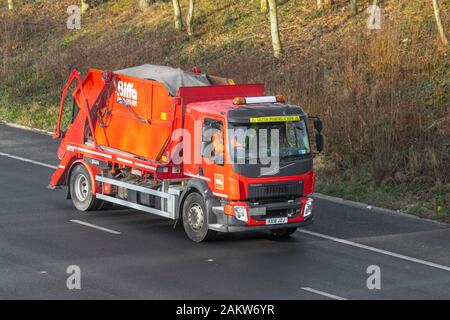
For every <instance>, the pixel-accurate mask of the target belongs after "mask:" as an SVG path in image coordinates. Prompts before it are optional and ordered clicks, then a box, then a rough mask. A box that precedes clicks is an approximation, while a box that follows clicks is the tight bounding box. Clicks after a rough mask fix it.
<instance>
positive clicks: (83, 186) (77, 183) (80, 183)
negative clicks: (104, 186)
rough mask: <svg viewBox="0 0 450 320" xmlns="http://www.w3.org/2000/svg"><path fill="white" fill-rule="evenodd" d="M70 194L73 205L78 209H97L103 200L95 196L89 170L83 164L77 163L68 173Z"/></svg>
mask: <svg viewBox="0 0 450 320" xmlns="http://www.w3.org/2000/svg"><path fill="white" fill-rule="evenodd" d="M69 183H70V196H71V198H72V202H73V205H74V206H75V208H77V209H78V210H80V211H92V210H97V209H98V208H100V206H101V205H102V203H103V201H101V200H99V199H97V198H95V196H94V194H93V192H92V190H93V188H92V183H91V177H90V174H89V171H88V170H87V169H86V167H85V166H84V165H81V164H80V165H77V166H76V167H75V168H74V169H73V170H72V172H71V174H70V181H69Z"/></svg>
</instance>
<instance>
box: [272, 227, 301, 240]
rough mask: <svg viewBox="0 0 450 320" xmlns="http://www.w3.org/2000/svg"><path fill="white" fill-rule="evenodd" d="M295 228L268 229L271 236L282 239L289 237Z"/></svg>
mask: <svg viewBox="0 0 450 320" xmlns="http://www.w3.org/2000/svg"><path fill="white" fill-rule="evenodd" d="M295 231H297V228H285V229H272V230H270V232H271V234H272V237H273V238H274V239H283V238H288V237H290V236H291V235H292V234H293V233H294V232H295Z"/></svg>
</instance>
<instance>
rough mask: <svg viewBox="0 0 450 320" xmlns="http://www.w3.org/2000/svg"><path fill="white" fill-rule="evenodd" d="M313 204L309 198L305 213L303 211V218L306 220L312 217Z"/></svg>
mask: <svg viewBox="0 0 450 320" xmlns="http://www.w3.org/2000/svg"><path fill="white" fill-rule="evenodd" d="M313 202H314V200H313V199H312V198H308V199H307V200H306V203H305V211H303V218H306V217H308V216H310V215H311V213H312V209H313Z"/></svg>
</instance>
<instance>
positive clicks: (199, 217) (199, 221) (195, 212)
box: [188, 203, 205, 232]
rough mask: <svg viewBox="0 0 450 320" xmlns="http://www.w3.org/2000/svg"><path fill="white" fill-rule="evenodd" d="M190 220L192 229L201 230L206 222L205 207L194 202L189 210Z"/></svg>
mask: <svg viewBox="0 0 450 320" xmlns="http://www.w3.org/2000/svg"><path fill="white" fill-rule="evenodd" d="M188 222H189V226H190V227H191V229H192V230H193V231H195V232H198V231H200V229H201V228H202V226H203V223H204V222H205V216H204V214H203V209H202V207H201V206H200V205H199V204H198V203H194V204H193V205H192V206H191V208H190V209H189V212H188Z"/></svg>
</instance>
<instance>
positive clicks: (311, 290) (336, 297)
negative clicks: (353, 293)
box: [302, 287, 348, 300]
mask: <svg viewBox="0 0 450 320" xmlns="http://www.w3.org/2000/svg"><path fill="white" fill-rule="evenodd" d="M302 290H305V291H309V292H312V293H315V294H319V295H321V296H324V297H327V298H331V299H335V300H348V299H346V298H342V297H339V296H336V295H334V294H331V293H327V292H323V291H320V290H316V289H313V288H308V287H304V288H302Z"/></svg>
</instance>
